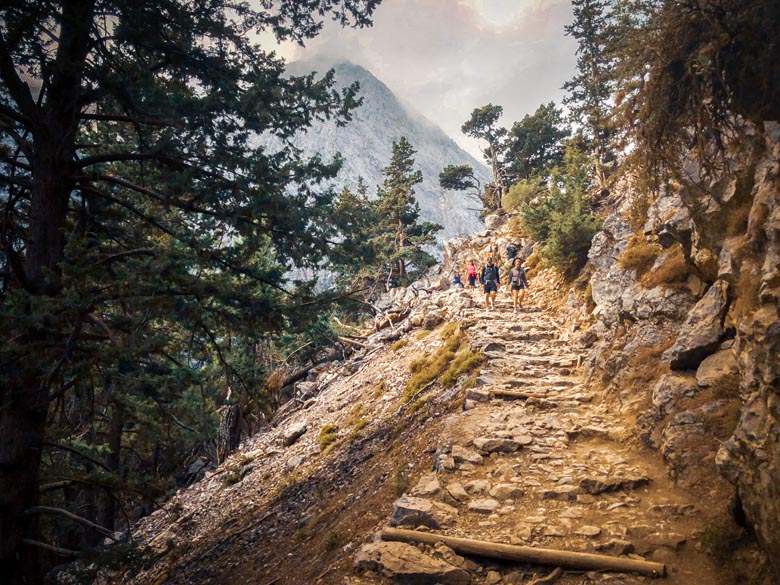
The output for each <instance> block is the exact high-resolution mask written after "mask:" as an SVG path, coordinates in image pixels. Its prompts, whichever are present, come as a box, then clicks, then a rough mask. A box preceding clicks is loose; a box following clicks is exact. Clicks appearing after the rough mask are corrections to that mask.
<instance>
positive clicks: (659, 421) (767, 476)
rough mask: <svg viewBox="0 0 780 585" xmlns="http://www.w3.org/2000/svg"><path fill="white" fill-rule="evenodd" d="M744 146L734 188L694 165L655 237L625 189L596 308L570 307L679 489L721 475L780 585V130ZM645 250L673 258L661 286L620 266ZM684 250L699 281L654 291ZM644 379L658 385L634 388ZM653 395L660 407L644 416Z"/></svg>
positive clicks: (599, 275)
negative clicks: (636, 246)
mask: <svg viewBox="0 0 780 585" xmlns="http://www.w3.org/2000/svg"><path fill="white" fill-rule="evenodd" d="M743 138H744V140H742V141H741V142H740V144H739V145H737V146H735V147H734V150H733V152H732V153H731V154H730V155H729V156H731V157H732V164H731V165H730V169H729V171H728V173H729V174H727V175H723V176H721V177H714V178H712V177H708V178H704V176H703V174H702V173H699V169H698V167H697V166H696V163H695V162H694V161H690V162H688V163H686V168H685V175H686V176H685V177H683V179H682V180H681V182H680V184H679V185H678V186H675V187H670V188H669V189H668V190H667V191H666V192H662V193H661V195H660V196H659V197H658V198H657V199H656V200H655V201H653V202H652V204H651V205H650V206H649V209H648V208H646V207H645V208H644V209H647V211H646V212H643V213H644V215H643V217H644V218H645V221H644V225H641V226H640V225H639V224H638V223H637V222H636V218H637V217H638V214H637V213H636V212H637V210H638V209H639V210H641V209H643V208H642V206H641V201H642V196H641V194H639V193H636V192H634V191H633V190H632V188H631V186H630V185H621V186H620V187H619V188H618V189H616V191H617V192H620V193H622V199H621V200H620V201H621V204H620V205H619V206H618V209H616V210H615V212H613V213H612V214H611V215H610V216H609V217H607V218H606V220H605V221H604V224H603V229H602V231H601V232H600V233H599V234H597V235H596V237H595V238H594V240H593V243H592V246H591V250H590V254H589V260H590V265H591V268H592V276H591V279H590V291H591V296H592V299H591V300H592V304H591V305H590V306H589V307H587V308H585V307H583V305H585V303H582V302H579V303H577V302H576V301H575V302H571V301H570V306H571V307H572V309H573V311H572V317H571V320H572V322H573V327H572V328H573V329H574V330H576V331H577V333H576V334H575V335H576V339H578V340H580V343H581V345H582V346H583V347H588V348H590V351H589V356H588V358H587V360H586V364H587V366H588V367H589V368H590V372H591V373H590V380H591V383H594V384H597V385H598V384H602V385H605V386H608V387H610V388H612V389H613V390H614V392H615V395H619V396H620V401H619V404H617V405H616V407H617V408H620V409H622V410H624V411H626V412H631V413H633V414H637V415H638V418H639V422H640V425H639V426H640V434H641V435H642V437H643V438H644V439H645V440H646V442H647V443H648V444H650V445H653V446H654V447H656V448H658V449H659V450H660V451H661V452H662V453H663V455H664V458H665V460H666V462H667V464H668V465H669V466H670V467H671V469H672V471H673V473H674V474H675V477H676V478H677V480H678V481H689V480H691V478H695V474H697V473H698V474H699V476H700V478H701V479H702V480H703V479H704V478H706V477H707V474H710V476H709V477H710V478H711V479H712V480H713V481H715V480H716V478H715V477H714V475H713V472H715V471H716V469H717V468H719V469H720V471H721V472H722V474H723V476H724V477H725V478H727V479H728V480H729V481H730V482H731V483H732V484H733V486H735V487H736V489H737V491H738V494H739V497H740V500H741V502H742V506H743V511H744V514H745V516H746V517H747V521H748V522H749V523H750V524H751V525H752V526H753V528H754V529H755V533H756V535H757V537H758V539H759V542H760V543H761V545H762V547H763V549H764V550H765V551H766V553H767V557H768V558H769V559H771V561H772V562H773V563H774V564H775V571H776V574H777V578H778V580H780V448H778V445H780V375H779V374H778V372H780V162H779V161H780V124H778V123H775V122H772V123H766V124H765V126H764V128H762V129H760V131H759V129H750V128H747V129H744V136H743ZM639 217H640V218H641V217H642V216H639ZM629 218H631V219H629ZM632 237H639V238H644V239H645V241H647V242H650V243H657V244H660V246H659V248H658V249H659V250H662V251H661V252H660V254H661V256H660V258H659V259H658V260H657V261H656V263H655V265H654V266H653V268H652V269H651V270H650V271H649V273H648V278H644V279H643V278H642V277H638V276H637V274H636V273H635V271H634V270H626V269H624V268H622V267H621V265H620V262H619V261H618V260H619V259H620V257H621V255H622V254H623V252H624V251H625V249H626V248H627V246H628V245H629V240H630V239H631V238H632ZM675 249H677V250H682V253H683V254H682V257H683V258H684V259H685V262H686V269H687V274H685V275H683V276H682V278H679V279H677V280H675V281H674V282H671V283H664V282H663V279H660V281H661V284H658V280H656V281H653V278H649V277H654V276H657V275H659V274H660V275H661V276H663V275H664V273H663V271H662V270H660V269H659V266H661V265H662V263H663V261H664V258H666V257H667V255H669V254H671V252H672V251H673V250H675ZM616 350H617V351H616ZM640 355H641V356H643V357H642V358H639V357H636V356H640ZM668 369H671V370H674V372H673V373H669V371H668ZM639 376H641V379H643V380H649V383H647V384H644V385H639V386H637V387H636V388H635V389H631V388H630V387H629V388H627V387H626V386H627V384H629V383H630V381H631V380H632V379H634V380H635V379H636V378H637V377H639ZM632 377H633V378H632ZM647 389H652V406H651V407H650V409H649V410H645V411H644V412H640V409H641V408H646V407H645V406H642V405H643V404H646V396H642V395H641V394H639V392H647ZM735 412H738V413H739V415H738V422H736V429H734V430H733V433H732V429H733V425H734V423H733V422H731V419H734V418H735V416H734V413H735ZM725 419H729V422H728V424H726V423H725V422H723V421H724V420H725ZM713 421H716V423H715V424H713ZM719 425H720V426H719ZM718 428H720V430H717V429H718ZM718 433H719V434H718ZM729 434H731V436H730V438H729ZM716 445H721V446H720V448H719V451H717V458H715V457H714V455H715V452H714V450H715V449H716V448H717V447H713V446H716ZM715 464H717V467H716V465H715ZM722 489H725V488H722ZM731 489H733V488H731Z"/></svg>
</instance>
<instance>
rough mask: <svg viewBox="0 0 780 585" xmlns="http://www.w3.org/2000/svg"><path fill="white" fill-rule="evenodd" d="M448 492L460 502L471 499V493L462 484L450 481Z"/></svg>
mask: <svg viewBox="0 0 780 585" xmlns="http://www.w3.org/2000/svg"><path fill="white" fill-rule="evenodd" d="M447 493H448V494H449V495H450V496H452V498H453V499H454V500H456V501H458V502H465V501H466V500H468V499H469V495H468V493H467V492H466V489H465V488H464V487H463V485H462V484H459V483H450V484H447Z"/></svg>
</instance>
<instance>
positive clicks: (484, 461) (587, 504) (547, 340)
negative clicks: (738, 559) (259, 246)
mask: <svg viewBox="0 0 780 585" xmlns="http://www.w3.org/2000/svg"><path fill="white" fill-rule="evenodd" d="M463 326H464V327H465V328H466V329H467V331H468V333H469V335H470V336H471V340H472V347H473V348H474V349H479V350H481V351H483V352H484V354H485V355H486V356H487V358H488V361H487V363H486V364H485V365H484V367H483V369H482V370H481V372H480V376H479V378H478V379H477V386H476V387H475V388H472V389H470V390H468V391H467V392H466V394H467V395H466V398H465V403H464V410H463V412H461V413H459V414H456V415H452V416H451V417H450V418H449V419H448V420H447V422H446V425H445V430H444V433H443V434H442V436H441V437H440V441H439V447H438V450H437V452H436V454H435V455H434V457H433V460H432V461H431V468H432V469H433V470H434V471H432V472H431V473H429V474H428V475H425V476H424V477H423V478H422V479H421V480H420V481H419V483H418V484H417V485H416V486H415V487H414V488H413V489H412V490H410V492H409V493H408V494H404V495H403V496H402V497H401V498H400V499H399V500H398V501H396V503H395V506H394V511H393V514H392V516H391V517H390V518H388V525H390V526H397V527H399V528H410V529H421V530H425V531H429V532H433V533H441V534H443V535H447V536H456V537H465V538H471V539H478V540H485V541H492V542H498V543H505V544H517V545H528V546H536V547H546V548H554V549H561V550H569V551H582V552H597V553H602V554H609V555H618V556H620V555H622V556H625V557H630V558H636V559H646V560H653V561H656V562H661V563H665V564H666V565H667V567H668V576H667V577H666V578H665V579H661V580H658V582H663V583H669V584H672V583H673V584H675V585H678V584H680V585H682V584H684V585H689V584H694V583H695V584H710V583H712V584H717V583H720V582H721V581H720V580H719V578H718V576H717V574H716V571H715V569H714V567H713V566H712V564H711V563H710V560H709V558H708V557H707V556H706V555H705V554H703V553H701V552H699V551H698V548H700V547H697V546H696V543H697V538H698V537H699V536H700V535H701V533H702V530H703V526H702V524H703V519H702V514H701V511H700V510H699V509H698V508H697V506H696V503H695V502H691V501H690V499H689V498H690V496H689V495H687V494H685V493H683V492H682V491H680V490H678V489H677V488H676V487H675V486H674V485H673V484H672V483H671V482H670V480H669V479H668V477H667V474H666V471H665V469H664V467H663V466H662V465H661V464H660V461H657V460H655V459H654V458H653V457H652V456H650V455H649V454H648V453H647V452H644V451H641V450H638V449H636V448H632V447H630V446H629V445H628V444H627V442H626V441H625V440H624V437H625V436H626V432H625V426H626V425H627V424H628V423H627V422H626V421H623V420H620V419H619V418H617V416H616V415H613V414H611V413H610V412H609V411H607V410H606V409H604V408H601V407H600V406H598V402H599V401H598V400H596V398H595V397H593V396H591V395H590V394H589V393H588V392H587V391H586V390H585V389H584V387H583V386H582V383H581V379H580V377H579V371H578V370H579V365H580V362H581V359H582V356H581V355H580V353H579V352H578V350H577V349H575V348H573V347H572V346H570V344H568V343H567V342H566V341H565V340H563V339H561V337H560V335H559V334H560V331H559V330H558V327H557V326H556V324H555V322H554V321H553V320H552V319H551V318H550V317H549V316H548V315H547V314H545V313H544V312H542V311H540V310H538V309H534V308H533V307H530V308H525V309H523V310H522V311H521V312H520V313H519V314H513V312H512V310H511V303H510V302H509V300H508V298H507V297H502V298H500V299H499V306H498V308H497V309H495V310H491V311H486V310H485V309H483V308H474V309H470V310H468V311H467V312H466V315H465V319H464V321H463ZM496 390H510V391H513V392H518V393H522V394H525V395H526V397H514V398H499V397H496V396H495V395H494V392H495V391H496ZM356 565H357V567H358V569H359V570H360V575H359V576H358V577H355V578H354V580H353V581H351V582H353V583H355V584H357V583H375V582H376V583H380V582H385V579H386V578H387V577H393V578H394V579H395V581H396V582H400V583H489V584H501V583H508V584H511V583H531V582H534V579H541V578H542V576H543V575H545V574H547V573H549V572H550V571H551V570H552V567H540V566H530V565H520V564H518V563H508V562H500V561H490V560H488V559H485V558H473V559H466V558H463V557H461V556H459V555H457V554H455V553H454V552H453V551H452V550H450V549H448V548H447V547H445V546H443V545H441V544H439V545H437V546H436V547H430V546H426V545H418V546H412V545H409V544H403V543H398V542H383V541H377V542H373V543H371V544H368V545H366V546H364V547H363V549H362V550H361V551H360V552H359V554H358V555H357V559H356ZM651 581H656V580H655V579H653V578H650V577H642V576H636V575H627V574H617V573H613V574H609V573H599V572H588V573H586V572H573V571H566V572H564V573H563V575H561V576H560V578H559V579H558V581H557V582H558V583H563V584H574V583H577V584H580V583H614V584H617V583H626V584H630V583H645V582H651ZM538 582H542V581H538Z"/></svg>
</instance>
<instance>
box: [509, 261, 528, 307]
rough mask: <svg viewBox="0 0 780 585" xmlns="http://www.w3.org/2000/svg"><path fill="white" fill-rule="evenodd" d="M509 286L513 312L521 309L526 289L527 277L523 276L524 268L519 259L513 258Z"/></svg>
mask: <svg viewBox="0 0 780 585" xmlns="http://www.w3.org/2000/svg"><path fill="white" fill-rule="evenodd" d="M509 286H510V287H511V289H512V304H513V309H512V310H513V312H515V313H516V312H517V309H519V308H522V307H523V299H524V298H525V289H527V288H528V277H527V276H526V274H525V268H523V263H522V262H521V261H520V258H515V265H514V266H513V267H512V270H510V271H509Z"/></svg>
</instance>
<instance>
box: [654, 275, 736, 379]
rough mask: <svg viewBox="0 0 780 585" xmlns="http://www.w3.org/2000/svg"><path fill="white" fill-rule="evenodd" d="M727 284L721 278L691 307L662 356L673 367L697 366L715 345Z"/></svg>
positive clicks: (719, 332)
mask: <svg viewBox="0 0 780 585" xmlns="http://www.w3.org/2000/svg"><path fill="white" fill-rule="evenodd" d="M728 287H729V284H728V283H727V282H726V281H725V280H718V281H717V282H715V284H713V285H712V286H711V287H710V289H709V290H708V291H707V293H706V294H705V295H704V296H703V297H702V298H701V300H700V301H699V302H698V303H696V306H695V307H693V309H692V310H691V312H690V314H689V315H688V318H687V319H686V320H685V323H683V326H682V329H681V332H680V336H679V337H678V338H677V343H675V344H674V347H672V348H671V349H670V350H669V351H668V352H667V353H666V354H665V355H664V358H665V359H668V360H669V365H670V366H671V367H672V369H673V370H686V369H689V368H691V367H694V366H697V365H698V364H699V363H701V361H702V360H703V359H704V358H705V357H706V356H708V355H709V354H711V353H712V352H713V351H715V349H716V348H717V347H718V344H719V342H720V340H721V338H722V336H723V332H724V329H723V317H724V316H725V314H726V309H727V308H728Z"/></svg>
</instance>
